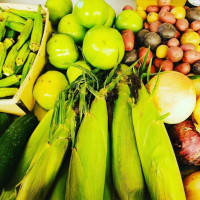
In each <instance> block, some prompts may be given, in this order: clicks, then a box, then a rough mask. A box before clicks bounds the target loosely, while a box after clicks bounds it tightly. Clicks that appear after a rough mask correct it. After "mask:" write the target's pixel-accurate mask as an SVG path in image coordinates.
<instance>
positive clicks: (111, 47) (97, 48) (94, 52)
mask: <svg viewBox="0 0 200 200" xmlns="http://www.w3.org/2000/svg"><path fill="white" fill-rule="evenodd" d="M124 52H125V47H124V42H123V39H122V36H121V34H120V33H119V32H118V31H117V30H116V29H114V28H110V27H105V26H96V27H93V28H92V29H90V30H89V31H88V32H87V33H86V35H85V38H84V40H83V55H84V56H85V58H86V59H87V61H88V62H89V63H90V64H91V65H92V66H94V67H96V68H99V69H103V70H109V69H112V68H113V67H115V66H116V65H118V64H119V63H120V62H121V60H122V59H123V57H124Z"/></svg>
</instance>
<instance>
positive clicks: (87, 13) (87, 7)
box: [73, 0, 108, 28]
mask: <svg viewBox="0 0 200 200" xmlns="http://www.w3.org/2000/svg"><path fill="white" fill-rule="evenodd" d="M73 14H74V15H75V17H76V18H77V20H78V22H79V23H80V24H81V25H83V26H84V27H86V28H92V27H94V26H96V25H103V24H105V22H106V20H107V18H108V6H107V4H106V2H105V1H104V0H79V1H78V2H77V3H76V5H75V7H74V11H73Z"/></svg>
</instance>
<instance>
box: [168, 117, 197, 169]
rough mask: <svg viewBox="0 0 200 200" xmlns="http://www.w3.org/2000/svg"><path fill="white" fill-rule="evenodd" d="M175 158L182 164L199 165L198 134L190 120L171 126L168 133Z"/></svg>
mask: <svg viewBox="0 0 200 200" xmlns="http://www.w3.org/2000/svg"><path fill="white" fill-rule="evenodd" d="M170 135H171V139H172V143H173V146H174V150H175V152H176V156H177V158H178V159H179V160H180V161H181V162H182V163H184V164H190V165H195V166H199V165H200V134H199V132H198V131H197V130H196V128H195V126H194V124H193V122H192V120H190V119H187V120H185V121H183V122H181V123H179V124H176V125H174V126H173V128H172V131H170Z"/></svg>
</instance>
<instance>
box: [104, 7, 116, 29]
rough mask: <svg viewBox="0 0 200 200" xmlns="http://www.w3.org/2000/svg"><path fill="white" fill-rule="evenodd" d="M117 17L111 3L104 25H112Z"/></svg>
mask: <svg viewBox="0 0 200 200" xmlns="http://www.w3.org/2000/svg"><path fill="white" fill-rule="evenodd" d="M115 17H116V14H115V11H114V9H113V8H112V7H111V6H110V5H108V19H107V21H106V23H105V24H104V26H107V27H112V26H113V23H114V21H115Z"/></svg>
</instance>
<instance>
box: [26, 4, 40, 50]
mask: <svg viewBox="0 0 200 200" xmlns="http://www.w3.org/2000/svg"><path fill="white" fill-rule="evenodd" d="M41 10H42V7H41V5H38V10H37V15H36V17H35V20H34V25H33V31H32V34H31V42H30V45H29V47H30V49H31V50H32V51H33V52H36V51H38V50H39V48H40V43H41V40H42V34H43V21H42V14H41Z"/></svg>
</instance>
